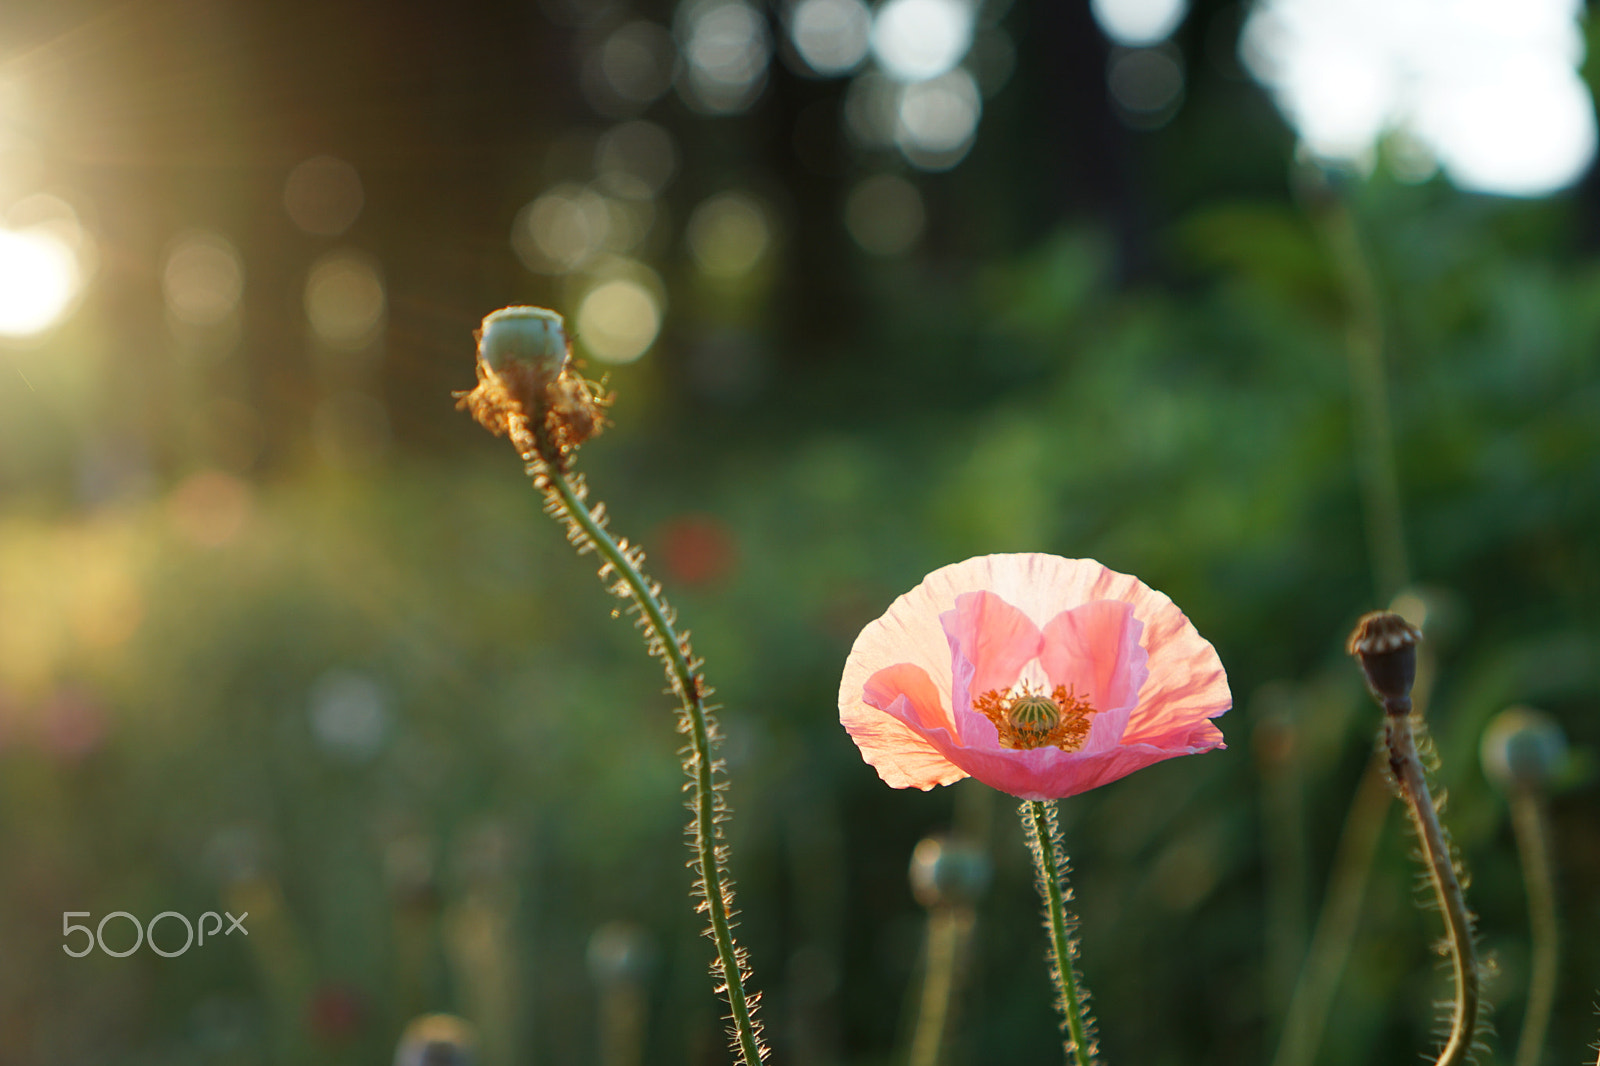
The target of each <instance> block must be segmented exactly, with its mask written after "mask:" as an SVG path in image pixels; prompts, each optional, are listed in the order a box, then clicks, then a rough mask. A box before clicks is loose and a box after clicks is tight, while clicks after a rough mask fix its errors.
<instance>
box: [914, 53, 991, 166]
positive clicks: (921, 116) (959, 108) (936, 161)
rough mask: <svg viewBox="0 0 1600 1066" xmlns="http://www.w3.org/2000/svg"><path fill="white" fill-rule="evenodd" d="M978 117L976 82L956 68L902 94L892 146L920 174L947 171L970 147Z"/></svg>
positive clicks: (969, 75) (978, 102) (980, 101)
mask: <svg viewBox="0 0 1600 1066" xmlns="http://www.w3.org/2000/svg"><path fill="white" fill-rule="evenodd" d="M982 114H983V101H982V99H981V97H980V96H979V94H978V85H977V82H975V81H974V80H973V78H972V75H971V74H968V73H967V72H966V71H965V70H963V69H961V68H960V67H957V68H956V69H955V70H952V71H950V72H949V73H948V74H944V75H941V76H940V77H937V78H934V79H933V80H931V81H921V82H916V83H914V84H911V85H907V86H906V87H905V88H904V90H902V92H901V95H900V107H899V110H898V112H897V115H896V123H895V144H896V145H898V146H899V148H900V151H901V153H902V154H903V155H904V156H905V157H906V159H907V160H909V161H910V162H911V163H912V164H913V165H914V166H916V167H918V168H920V169H922V170H948V169H949V168H951V167H953V166H955V165H956V164H957V163H959V162H961V160H962V159H963V158H964V157H965V156H966V154H967V150H968V149H970V148H971V147H972V141H973V138H974V137H975V136H976V135H977V131H978V119H979V118H980V117H981V116H982Z"/></svg>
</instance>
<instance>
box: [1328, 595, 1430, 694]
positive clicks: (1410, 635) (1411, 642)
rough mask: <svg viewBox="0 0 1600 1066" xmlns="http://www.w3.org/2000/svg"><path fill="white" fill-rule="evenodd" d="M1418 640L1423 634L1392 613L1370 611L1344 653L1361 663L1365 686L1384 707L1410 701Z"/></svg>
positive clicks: (1353, 634) (1351, 635) (1358, 625)
mask: <svg viewBox="0 0 1600 1066" xmlns="http://www.w3.org/2000/svg"><path fill="white" fill-rule="evenodd" d="M1421 639H1422V631H1421V630H1419V629H1418V628H1417V627H1416V626H1414V625H1412V624H1411V623H1410V622H1407V621H1406V620H1405V619H1404V618H1402V617H1400V616H1399V615H1397V614H1395V613H1394V612H1393V611H1373V612H1371V613H1369V614H1364V615H1362V616H1361V621H1359V622H1357V623H1356V628H1355V632H1353V633H1351V634H1350V640H1349V642H1348V643H1347V644H1346V645H1345V650H1346V651H1348V652H1349V653H1350V654H1351V655H1353V656H1355V657H1356V658H1357V659H1358V660H1359V661H1360V662H1361V670H1362V672H1363V673H1364V674H1366V677H1367V687H1368V688H1370V689H1371V690H1372V693H1373V695H1375V696H1377V697H1378V699H1379V700H1380V701H1381V702H1383V703H1384V705H1385V706H1386V707H1387V706H1388V701H1390V700H1405V701H1409V700H1410V697H1411V685H1412V682H1414V681H1415V680H1416V677H1417V641H1419V640H1421Z"/></svg>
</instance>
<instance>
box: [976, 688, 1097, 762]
mask: <svg viewBox="0 0 1600 1066" xmlns="http://www.w3.org/2000/svg"><path fill="white" fill-rule="evenodd" d="M972 707H973V710H975V711H977V712H979V713H980V714H982V715H983V716H984V717H985V718H987V719H989V721H991V722H993V723H994V727H995V728H996V729H997V730H999V731H1000V744H1001V745H1002V746H1003V747H1007V748H1014V749H1017V750H1019V751H1027V750H1028V749H1030V748H1042V747H1044V746H1045V745H1046V744H1052V745H1054V746H1056V747H1058V748H1060V749H1061V750H1062V751H1078V750H1080V749H1081V748H1082V747H1083V742H1084V741H1086V740H1088V739H1089V720H1090V718H1091V716H1093V715H1094V714H1095V709H1094V708H1093V707H1092V706H1090V705H1089V701H1088V700H1086V699H1083V698H1081V697H1079V696H1078V695H1076V694H1075V693H1074V692H1073V690H1072V689H1071V688H1069V687H1067V686H1066V685H1057V686H1056V687H1055V690H1054V691H1052V692H1051V693H1050V694H1049V695H1045V694H1044V693H1043V692H1036V691H1034V690H1033V689H1032V688H1030V687H1028V686H1023V688H1022V690H1021V691H1020V692H1015V693H1013V692H1009V691H1007V692H1002V691H1001V690H999V689H990V690H989V691H988V692H985V693H983V694H982V695H980V696H976V697H974V698H973V700H972Z"/></svg>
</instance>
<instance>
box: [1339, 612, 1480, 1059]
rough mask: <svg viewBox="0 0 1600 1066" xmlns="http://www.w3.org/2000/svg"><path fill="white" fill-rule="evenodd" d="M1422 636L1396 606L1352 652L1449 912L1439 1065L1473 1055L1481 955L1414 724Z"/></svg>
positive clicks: (1356, 636)
mask: <svg viewBox="0 0 1600 1066" xmlns="http://www.w3.org/2000/svg"><path fill="white" fill-rule="evenodd" d="M1421 639H1422V633H1421V631H1420V630H1419V629H1417V627H1416V626H1413V625H1412V624H1411V623H1410V622H1408V621H1406V620H1405V619H1404V618H1402V617H1401V616H1400V615H1398V614H1396V613H1394V612H1393V611H1373V612H1371V613H1370V614H1366V615H1363V616H1362V618H1361V621H1360V622H1358V623H1357V624H1356V628H1355V631H1354V632H1353V633H1351V634H1350V639H1349V641H1348V642H1347V643H1346V645H1345V649H1346V650H1347V651H1348V652H1349V653H1350V654H1351V655H1353V656H1355V658H1356V660H1357V661H1358V662H1359V663H1360V664H1361V671H1362V674H1363V675H1364V676H1365V678H1366V682H1367V688H1368V690H1370V691H1371V693H1372V695H1373V698H1374V699H1376V700H1377V701H1378V704H1379V706H1381V707H1382V708H1383V738H1384V743H1385V744H1386V746H1387V747H1388V754H1389V770H1390V772H1391V774H1392V775H1393V776H1394V785H1395V789H1396V791H1398V792H1399V794H1400V798H1401V800H1403V801H1404V802H1405V805H1406V812H1407V813H1408V814H1409V815H1410V816H1411V822H1412V825H1413V826H1415V827H1416V830H1417V843H1418V846H1419V848H1418V850H1419V852H1420V856H1421V859H1422V864H1423V866H1424V868H1425V869H1426V871H1427V874H1428V880H1429V882H1431V883H1432V885H1433V891H1434V895H1435V896H1436V897H1437V899H1438V901H1439V911H1440V913H1441V914H1443V916H1444V926H1445V938H1446V941H1447V943H1448V944H1449V948H1450V963H1451V969H1452V971H1453V974H1454V978H1455V999H1454V1002H1453V1005H1452V1011H1451V1016H1450V1035H1449V1036H1448V1038H1446V1040H1445V1045H1444V1049H1443V1050H1441V1051H1440V1052H1439V1057H1438V1058H1437V1059H1435V1060H1434V1061H1435V1066H1460V1064H1461V1063H1464V1062H1466V1061H1467V1059H1468V1058H1469V1057H1470V1056H1471V1054H1472V1044H1473V1040H1474V1038H1475V1037H1476V1036H1477V1032H1478V1015H1479V1013H1480V1007H1481V998H1480V997H1481V988H1480V974H1479V971H1478V952H1477V947H1476V945H1475V944H1474V943H1473V940H1472V912H1471V911H1469V910H1468V909H1467V898H1466V894H1465V893H1464V892H1462V890H1461V880H1460V878H1459V877H1457V876H1456V860H1455V856H1454V854H1453V853H1452V852H1451V850H1450V840H1449V838H1448V837H1447V836H1446V835H1445V831H1444V827H1443V826H1442V825H1440V824H1439V810H1438V808H1437V807H1435V806H1434V802H1433V796H1432V795H1431V794H1430V793H1429V791H1428V778H1427V774H1426V773H1425V772H1424V770H1423V768H1422V759H1421V757H1420V756H1418V754H1417V739H1416V733H1415V731H1414V726H1415V725H1420V724H1421V722H1422V718H1421V716H1420V715H1419V714H1417V713H1416V711H1415V709H1414V708H1413V707H1412V705H1411V687H1412V685H1413V683H1414V682H1415V681H1416V676H1417V642H1418V641H1420V640H1421Z"/></svg>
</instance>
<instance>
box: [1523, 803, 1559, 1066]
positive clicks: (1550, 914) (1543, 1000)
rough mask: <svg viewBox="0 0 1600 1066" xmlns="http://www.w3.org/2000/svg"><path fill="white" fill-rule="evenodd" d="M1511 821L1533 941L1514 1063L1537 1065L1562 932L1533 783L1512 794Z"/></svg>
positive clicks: (1541, 809)
mask: <svg viewBox="0 0 1600 1066" xmlns="http://www.w3.org/2000/svg"><path fill="white" fill-rule="evenodd" d="M1511 823H1512V827H1513V828H1514V830H1515V831H1516V836H1517V850H1518V851H1520V852H1521V854H1522V879H1523V883H1524V884H1525V885H1526V886H1527V891H1528V925H1529V929H1530V932H1531V934H1532V940H1533V964H1532V970H1533V973H1532V975H1531V976H1530V978H1529V979H1528V1005H1527V1006H1526V1007H1525V1008H1524V1010H1523V1014H1522V1032H1521V1034H1520V1035H1519V1036H1518V1037H1517V1057H1516V1062H1515V1066H1537V1064H1538V1062H1539V1053H1540V1052H1541V1051H1543V1050H1544V1038H1545V1033H1546V1032H1548V1030H1549V1028H1550V1009H1551V1007H1552V1006H1553V1005H1554V1004H1555V998H1556V970H1557V966H1558V963H1559V960H1560V936H1559V932H1558V929H1557V925H1556V893H1555V877H1554V875H1553V873H1552V871H1551V861H1550V848H1549V841H1548V840H1547V839H1546V834H1545V817H1544V801H1543V799H1542V798H1541V797H1540V795H1539V793H1538V792H1537V791H1535V790H1534V789H1532V788H1518V789H1516V790H1514V791H1513V792H1512V795H1511Z"/></svg>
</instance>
